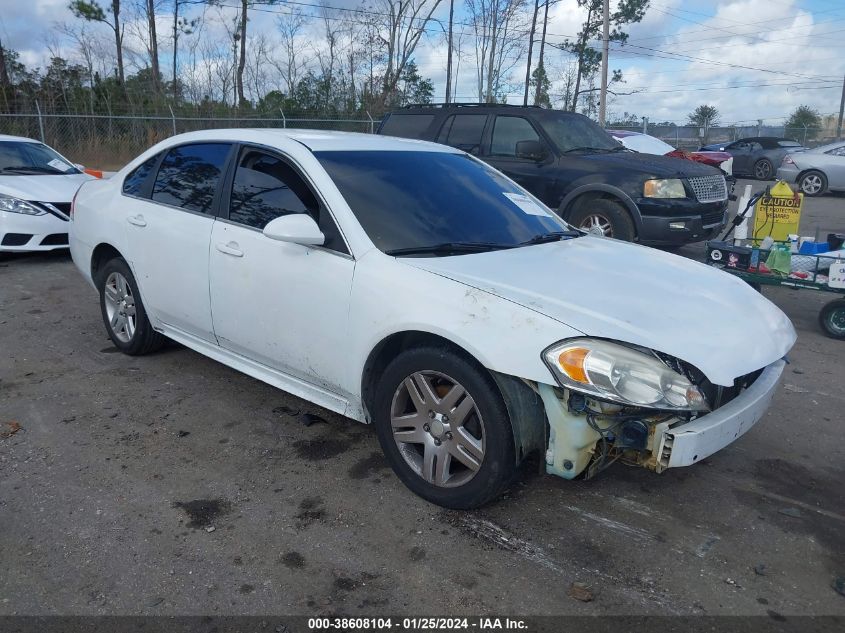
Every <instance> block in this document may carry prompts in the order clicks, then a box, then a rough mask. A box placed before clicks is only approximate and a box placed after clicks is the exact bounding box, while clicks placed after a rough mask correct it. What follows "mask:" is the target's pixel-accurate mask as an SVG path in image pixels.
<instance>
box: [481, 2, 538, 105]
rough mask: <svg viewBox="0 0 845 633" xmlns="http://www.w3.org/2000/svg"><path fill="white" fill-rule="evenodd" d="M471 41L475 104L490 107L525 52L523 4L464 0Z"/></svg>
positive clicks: (525, 20)
mask: <svg viewBox="0 0 845 633" xmlns="http://www.w3.org/2000/svg"><path fill="white" fill-rule="evenodd" d="M466 7H467V11H468V12H469V16H470V23H471V24H472V27H473V35H474V37H475V62H476V78H477V82H478V84H477V88H478V100H479V101H482V102H485V103H493V102H495V100H496V97H497V96H498V95H499V94H500V93H501V92H502V89H503V87H504V84H505V83H506V82H507V81H508V77H509V75H510V71H511V70H513V68H514V66H515V65H516V64H517V63H518V61H519V59H520V58H521V56H522V54H523V52H524V50H525V40H524V35H525V27H526V26H527V24H526V22H527V21H528V20H527V18H526V15H525V13H524V11H523V9H524V7H525V0H466Z"/></svg>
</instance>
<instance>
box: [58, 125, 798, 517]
mask: <svg viewBox="0 0 845 633" xmlns="http://www.w3.org/2000/svg"><path fill="white" fill-rule="evenodd" d="M72 215H73V217H72V222H71V251H72V254H73V259H74V261H75V263H76V265H77V266H78V267H79V269H80V270H81V271H82V273H83V275H85V276H86V277H87V278H88V280H89V281H90V282H91V283H92V285H93V286H94V287H95V288H96V289H97V290H98V292H99V294H100V306H101V310H102V316H103V321H104V323H105V325H106V328H107V330H108V333H109V335H110V337H111V339H112V340H113V341H114V344H115V345H116V346H117V347H118V348H120V349H121V350H122V351H124V352H126V353H128V354H143V353H147V352H151V351H154V350H155V349H157V348H158V347H160V345H161V344H162V343H163V341H164V340H165V337H167V338H170V339H174V340H176V341H179V342H180V343H182V344H184V345H186V346H187V347H190V348H192V349H194V350H196V351H198V352H200V353H202V354H205V355H207V356H210V357H211V358H214V359H216V360H219V361H221V362H223V363H225V364H227V365H229V366H231V367H233V368H235V369H238V370H240V371H242V372H245V373H247V374H249V375H251V376H254V377H255V378H258V379H260V380H263V381H265V382H267V383H270V384H272V385H275V386H277V387H279V388H281V389H283V390H285V391H287V392H290V393H292V394H295V395H297V396H300V397H302V398H305V399H306V400H309V401H311V402H314V403H316V404H319V405H321V406H323V407H326V408H327V409H331V410H332V411H336V412H338V413H341V414H344V415H346V416H349V417H351V418H354V419H356V420H360V421H362V422H372V423H373V424H374V425H375V428H376V431H377V434H378V438H379V441H380V443H381V446H382V448H383V450H384V452H385V455H386V456H387V459H388V460H389V462H390V464H391V465H392V467H393V468H394V470H395V471H396V473H397V475H398V476H399V477H400V479H401V480H402V481H403V482H404V483H405V484H406V485H407V486H408V487H409V488H410V489H411V490H413V491H414V492H416V493H417V494H419V495H420V496H422V497H424V498H425V499H428V500H430V501H433V502H434V503H438V504H441V505H444V506H448V507H452V508H470V507H474V506H478V505H480V504H482V503H484V502H486V501H489V500H490V499H492V498H494V497H495V496H497V495H498V494H499V493H501V492H502V490H503V489H504V488H505V487H506V486H507V484H508V483H509V482H510V481H511V480H512V476H513V474H514V473H515V471H516V469H517V468H518V466H519V464H520V462H521V461H522V460H523V459H524V458H525V457H526V456H527V455H528V454H529V453H532V452H536V453H539V454H540V455H541V456H542V458H543V459H544V460H545V463H546V468H547V471H548V472H549V473H553V474H555V475H559V476H562V477H565V478H567V479H572V478H575V477H578V476H583V477H589V476H592V475H594V474H596V473H597V472H598V471H599V470H601V469H602V468H604V467H605V466H607V465H609V464H610V463H612V462H614V461H616V460H622V461H624V462H627V463H634V464H639V465H641V466H644V467H646V468H649V469H652V470H654V471H657V472H660V471H662V470H664V469H666V468H671V467H674V466H687V465H690V464H693V463H695V462H697V461H701V460H702V459H704V458H705V457H707V456H709V455H711V454H712V453H714V452H716V451H718V450H719V449H721V448H723V447H724V446H726V445H727V444H729V443H731V442H732V441H734V440H735V439H736V438H738V437H739V436H740V435H742V434H743V433H745V432H746V431H747V430H748V429H749V428H750V427H751V426H752V425H754V424H755V423H756V422H757V421H758V420H759V419H760V418H761V417H762V415H763V414H764V412H765V410H766V408H767V406H768V404H769V402H770V400H771V398H772V395H773V393H774V391H775V387H776V385H777V382H778V379H779V377H780V375H781V372H782V371H783V366H784V360H783V359H784V356H785V354H786V353H787V352H788V351H789V349H790V348H791V347H792V345H793V343H794V341H795V332H794V330H793V327H792V325H791V323H790V322H789V320H788V319H787V318H786V316H785V315H784V314H783V313H782V312H781V311H780V310H778V308H776V307H775V306H774V305H772V304H771V303H770V302H769V301H767V300H766V299H765V298H764V297H763V296H762V295H760V294H759V293H757V292H755V291H754V290H752V289H751V288H750V287H748V286H747V285H746V284H745V283H743V282H742V281H740V280H738V279H735V278H733V277H731V276H729V275H726V274H724V273H722V272H720V271H718V270H715V269H713V268H711V267H708V266H705V265H703V264H698V263H695V262H692V261H689V260H686V259H683V258H681V257H677V256H674V255H670V254H666V253H662V252H660V251H656V250H651V249H647V248H644V247H640V246H637V245H634V244H627V243H622V242H617V241H614V240H609V239H605V238H600V237H594V236H590V235H584V234H583V233H581V232H579V231H576V230H574V229H572V228H571V227H569V226H568V225H566V224H565V223H564V222H563V221H561V220H560V219H559V218H558V217H557V216H556V215H555V214H554V213H553V212H552V211H550V210H549V209H548V208H546V207H545V206H543V205H542V203H540V202H539V201H538V200H536V199H535V198H534V197H533V196H531V195H530V194H529V193H527V192H526V191H525V190H523V189H522V188H521V187H519V186H518V185H517V184H515V183H514V182H512V181H511V180H509V179H507V178H505V177H504V176H503V175H501V174H500V173H499V172H497V171H495V170H494V169H492V168H491V167H489V166H487V165H485V164H484V163H482V162H481V161H479V160H477V159H476V158H474V157H472V156H469V155H467V154H465V153H463V152H460V151H458V150H454V149H451V148H448V147H444V146H441V145H435V144H431V143H422V142H417V141H409V140H400V139H391V138H387V137H380V136H371V135H358V134H344V133H334V132H308V131H288V130H214V131H204V132H196V133H190V134H184V135H180V136H175V137H173V138H171V139H169V140H167V141H165V142H163V143H160V144H158V145H156V146H155V147H153V148H151V149H150V150H148V151H147V152H145V153H144V154H143V155H141V156H140V157H138V158H137V159H136V160H134V161H132V162H131V163H130V164H129V165H128V166H127V167H125V168H124V169H123V170H121V171H120V172H118V174H117V175H116V176H114V177H113V178H111V179H109V180H105V181H94V182H90V183H86V184H85V185H84V186H83V187H82V189H81V190H80V192H79V194H78V195H77V198H76V201H75V204H74V208H73V212H72ZM232 397H233V398H237V394H236V393H233V394H232ZM209 432H211V428H210V430H209Z"/></svg>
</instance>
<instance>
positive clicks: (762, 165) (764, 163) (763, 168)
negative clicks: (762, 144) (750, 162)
mask: <svg viewBox="0 0 845 633" xmlns="http://www.w3.org/2000/svg"><path fill="white" fill-rule="evenodd" d="M772 171H773V169H772V164H771V163H770V162H769V161H768V160H766V159H765V158H764V159H762V160H758V161H757V162H756V163H754V176H755V177H756V178H757V180H768V179H769V178H771V177H772Z"/></svg>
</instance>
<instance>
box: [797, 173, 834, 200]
mask: <svg viewBox="0 0 845 633" xmlns="http://www.w3.org/2000/svg"><path fill="white" fill-rule="evenodd" d="M798 188H799V189H800V190H801V193H803V194H804V195H805V196H810V197H815V196H820V195H822V194H823V193H824V192H825V190H826V189H827V178H825V175H824V174H823V173H821V172H820V171H808V172H807V173H806V174H804V175H803V176H801V178H799V179H798Z"/></svg>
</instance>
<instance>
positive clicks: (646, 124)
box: [643, 116, 648, 134]
mask: <svg viewBox="0 0 845 633" xmlns="http://www.w3.org/2000/svg"><path fill="white" fill-rule="evenodd" d="M643 134H648V117H647V116H644V117H643Z"/></svg>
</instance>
